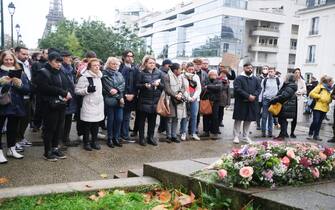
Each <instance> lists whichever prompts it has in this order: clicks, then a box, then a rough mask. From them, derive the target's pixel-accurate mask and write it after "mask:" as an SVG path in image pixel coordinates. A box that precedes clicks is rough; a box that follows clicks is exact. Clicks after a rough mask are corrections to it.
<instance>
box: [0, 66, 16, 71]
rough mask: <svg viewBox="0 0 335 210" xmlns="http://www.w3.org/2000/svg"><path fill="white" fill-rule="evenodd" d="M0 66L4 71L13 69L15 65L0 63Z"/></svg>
mask: <svg viewBox="0 0 335 210" xmlns="http://www.w3.org/2000/svg"><path fill="white" fill-rule="evenodd" d="M0 68H1V69H2V70H4V71H9V70H15V66H10V67H8V66H5V65H1V67H0Z"/></svg>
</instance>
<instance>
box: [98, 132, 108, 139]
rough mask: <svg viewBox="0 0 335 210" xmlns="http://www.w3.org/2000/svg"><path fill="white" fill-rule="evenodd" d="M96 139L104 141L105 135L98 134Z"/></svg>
mask: <svg viewBox="0 0 335 210" xmlns="http://www.w3.org/2000/svg"><path fill="white" fill-rule="evenodd" d="M98 139H106V135H105V134H103V133H98Z"/></svg>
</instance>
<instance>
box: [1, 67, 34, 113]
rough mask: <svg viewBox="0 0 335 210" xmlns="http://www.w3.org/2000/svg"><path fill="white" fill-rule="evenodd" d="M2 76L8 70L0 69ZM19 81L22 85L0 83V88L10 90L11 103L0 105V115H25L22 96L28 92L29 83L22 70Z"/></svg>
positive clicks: (6, 73)
mask: <svg viewBox="0 0 335 210" xmlns="http://www.w3.org/2000/svg"><path fill="white" fill-rule="evenodd" d="M4 76H8V71H5V70H3V69H0V78H1V77H4ZM21 81H22V85H21V86H20V87H16V86H14V85H13V84H12V83H10V84H4V85H1V84H0V87H1V89H2V90H9V91H10V97H11V103H10V104H9V105H6V106H0V115H13V116H18V117H23V116H25V115H26V111H25V110H26V109H25V106H24V99H23V96H24V95H27V94H29V92H30V85H29V80H28V77H27V75H26V74H25V73H24V72H22V75H21Z"/></svg>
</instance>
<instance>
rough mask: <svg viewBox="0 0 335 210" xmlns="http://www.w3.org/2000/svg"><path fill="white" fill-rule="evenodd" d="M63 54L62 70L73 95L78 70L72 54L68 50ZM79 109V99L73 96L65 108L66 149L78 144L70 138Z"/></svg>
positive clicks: (64, 142) (64, 146)
mask: <svg viewBox="0 0 335 210" xmlns="http://www.w3.org/2000/svg"><path fill="white" fill-rule="evenodd" d="M61 56H62V57H63V63H62V67H61V71H63V73H64V74H65V75H66V76H67V78H68V80H67V82H68V84H67V86H68V87H69V92H70V93H71V95H72V96H74V95H75V94H74V83H75V80H76V72H75V70H74V69H73V67H72V57H71V56H72V54H71V53H70V52H68V51H63V52H61ZM76 110H77V101H76V97H73V98H72V99H71V100H70V101H69V103H68V106H67V107H66V110H65V122H64V132H63V136H62V138H61V139H62V143H63V148H64V149H66V147H76V146H78V145H79V144H78V142H75V141H71V140H70V132H71V127H72V126H71V125H72V118H73V115H74V114H75V113H76Z"/></svg>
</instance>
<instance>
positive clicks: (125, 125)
mask: <svg viewBox="0 0 335 210" xmlns="http://www.w3.org/2000/svg"><path fill="white" fill-rule="evenodd" d="M130 117H131V110H129V109H127V110H126V109H125V110H123V121H122V128H121V136H122V138H124V139H129V124H130Z"/></svg>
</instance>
